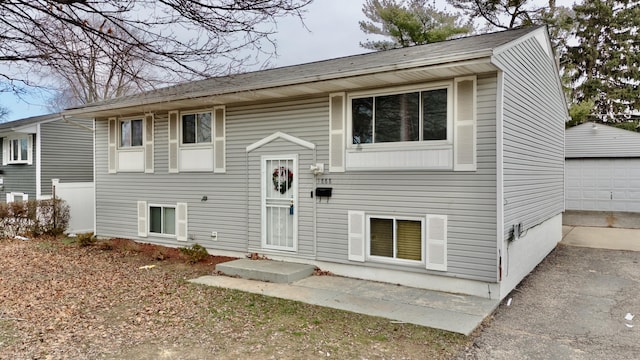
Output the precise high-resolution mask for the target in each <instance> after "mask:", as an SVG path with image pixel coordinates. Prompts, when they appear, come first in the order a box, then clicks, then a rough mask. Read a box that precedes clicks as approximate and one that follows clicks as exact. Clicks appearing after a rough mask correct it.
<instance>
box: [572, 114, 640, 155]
mask: <svg viewBox="0 0 640 360" xmlns="http://www.w3.org/2000/svg"><path fill="white" fill-rule="evenodd" d="M607 157H611V158H613V157H640V134H639V133H636V132H633V131H629V130H624V129H618V128H615V127H612V126H607V125H603V124H598V125H597V126H596V127H595V128H594V124H593V123H585V124H581V125H578V126H574V127H572V128H569V129H567V130H566V131H565V158H567V159H570V158H607Z"/></svg>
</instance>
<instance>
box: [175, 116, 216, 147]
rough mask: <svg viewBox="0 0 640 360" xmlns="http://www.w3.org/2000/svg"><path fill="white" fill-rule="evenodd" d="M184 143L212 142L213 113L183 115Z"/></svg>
mask: <svg viewBox="0 0 640 360" xmlns="http://www.w3.org/2000/svg"><path fill="white" fill-rule="evenodd" d="M182 143H183V144H202V143H211V113H210V112H202V113H195V114H185V115H182Z"/></svg>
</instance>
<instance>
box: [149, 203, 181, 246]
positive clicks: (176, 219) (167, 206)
mask: <svg viewBox="0 0 640 360" xmlns="http://www.w3.org/2000/svg"><path fill="white" fill-rule="evenodd" d="M151 208H160V209H162V211H161V213H162V218H161V221H160V224H161V225H162V228H163V229H162V230H163V231H164V209H166V208H169V209H173V211H174V219H173V221H174V225H173V229H174V231H175V234H167V233H164V232H160V233H157V232H152V231H151ZM147 232H148V234H149V235H153V236H162V237H168V238H177V236H178V207H177V206H176V205H171V204H148V205H147Z"/></svg>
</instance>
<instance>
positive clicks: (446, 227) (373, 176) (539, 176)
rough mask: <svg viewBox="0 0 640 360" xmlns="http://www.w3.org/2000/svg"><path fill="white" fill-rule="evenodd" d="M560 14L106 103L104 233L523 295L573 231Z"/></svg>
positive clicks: (99, 151) (102, 126)
mask: <svg viewBox="0 0 640 360" xmlns="http://www.w3.org/2000/svg"><path fill="white" fill-rule="evenodd" d="M555 64H556V62H555V59H554V55H553V52H552V49H551V45H550V43H549V38H548V34H547V31H546V29H545V28H543V27H538V28H528V29H518V30H510V31H505V32H499V33H492V34H486V35H480V36H473V37H468V38H460V39H456V40H451V41H445V42H440V43H433V44H428V45H423V46H415V47H410V48H403V49H397V50H390V51H384V52H377V53H369V54H364V55H359V56H350V57H345V58H339V59H333V60H327V61H320V62H315V63H310V64H304V65H296V66H289V67H284V68H276V69H270V70H264V71H257V72H251V73H245V74H238V75H232V76H226V77H219V78H211V79H207V80H203V81H197V82H191V83H186V84H182V85H177V86H173V87H168V88H165V89H160V90H157V91H151V92H146V93H142V94H139V95H134V96H129V97H124V98H120V99H114V100H110V101H105V102H100V103H95V104H89V105H86V106H82V107H79V108H75V109H69V110H67V111H66V112H65V114H68V115H69V116H79V117H94V118H95V125H96V137H95V159H96V212H97V213H96V233H97V235H99V236H103V237H129V238H133V239H135V240H137V241H142V242H150V243H156V244H161V245H167V246H188V245H190V244H194V243H198V244H201V245H203V246H205V247H206V248H207V249H209V250H210V251H212V252H215V253H218V254H229V255H242V254H246V253H253V252H256V253H260V254H263V255H265V256H268V257H269V258H272V259H279V260H289V261H296V262H304V263H311V264H315V265H317V266H319V267H320V268H322V269H325V270H329V271H332V272H333V273H335V274H339V275H346V276H351V277H357V278H365V279H373V280H378V281H385V282H391V283H398V284H404V285H409V286H416V287H423V288H431V289H437V290H444V291H450V292H458V293H467V294H474V295H479V296H484V297H492V298H502V297H504V296H506V295H507V294H508V293H509V292H510V291H511V290H512V289H513V288H514V287H515V286H516V285H517V284H518V283H519V282H520V281H521V280H522V278H523V277H524V276H525V275H526V274H528V273H529V272H530V271H531V270H532V269H533V268H534V267H535V266H536V265H537V264H538V263H539V262H540V261H541V260H542V259H543V258H544V257H545V256H546V255H547V254H548V253H549V251H551V250H552V249H553V248H554V247H555V245H556V243H557V242H558V241H560V239H561V223H562V221H561V216H562V215H561V214H562V211H563V210H564V207H563V206H564V201H563V199H564V193H563V191H564V187H563V179H564V142H563V140H564V123H565V121H566V120H567V118H568V114H567V109H566V106H565V102H564V97H563V93H562V89H561V85H560V81H559V78H558V69H557V68H556V65H555Z"/></svg>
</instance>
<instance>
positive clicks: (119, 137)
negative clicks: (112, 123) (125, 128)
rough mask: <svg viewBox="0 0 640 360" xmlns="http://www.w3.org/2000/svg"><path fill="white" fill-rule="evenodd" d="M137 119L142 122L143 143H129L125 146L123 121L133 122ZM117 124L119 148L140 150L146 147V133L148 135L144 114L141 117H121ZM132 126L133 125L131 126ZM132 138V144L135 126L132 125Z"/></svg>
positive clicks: (130, 140)
mask: <svg viewBox="0 0 640 360" xmlns="http://www.w3.org/2000/svg"><path fill="white" fill-rule="evenodd" d="M135 120H140V121H141V124H142V134H141V135H140V136H141V139H140V140H141V144H140V145H135V146H134V145H129V146H124V145H122V123H125V122H128V123H131V122H132V121H135ZM117 126H118V139H117V141H118V143H117V146H118V150H125V151H126V150H140V149H143V148H144V145H145V135H146V133H145V132H146V126H145V117H144V116H139V117H127V118H119V119H118V122H117ZM130 127H131V126H130ZM130 137H131V138H130V139H129V142H130V143H131V144H133V128H132V127H131V133H130Z"/></svg>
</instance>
